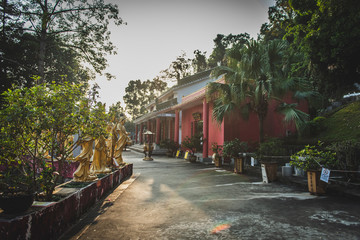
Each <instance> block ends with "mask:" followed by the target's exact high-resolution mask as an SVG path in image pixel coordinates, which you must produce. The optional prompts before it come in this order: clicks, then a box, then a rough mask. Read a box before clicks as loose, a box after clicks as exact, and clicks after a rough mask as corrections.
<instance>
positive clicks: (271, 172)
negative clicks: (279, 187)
mask: <svg viewBox="0 0 360 240" xmlns="http://www.w3.org/2000/svg"><path fill="white" fill-rule="evenodd" d="M261 164H262V165H265V171H266V176H267V179H268V181H269V182H273V181H275V180H276V179H277V170H278V163H276V162H262V163H261Z"/></svg>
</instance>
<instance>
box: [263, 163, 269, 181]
mask: <svg viewBox="0 0 360 240" xmlns="http://www.w3.org/2000/svg"><path fill="white" fill-rule="evenodd" d="M261 172H262V179H263V183H269V181H268V178H267V175H266V169H265V165H264V164H261Z"/></svg>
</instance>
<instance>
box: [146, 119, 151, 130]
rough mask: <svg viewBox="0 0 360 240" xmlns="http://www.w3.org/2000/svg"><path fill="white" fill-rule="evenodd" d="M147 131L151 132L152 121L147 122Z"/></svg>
mask: <svg viewBox="0 0 360 240" xmlns="http://www.w3.org/2000/svg"><path fill="white" fill-rule="evenodd" d="M147 130H148V131H151V122H150V120H148V121H147Z"/></svg>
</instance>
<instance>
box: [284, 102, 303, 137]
mask: <svg viewBox="0 0 360 240" xmlns="http://www.w3.org/2000/svg"><path fill="white" fill-rule="evenodd" d="M296 107H297V104H296V103H291V104H287V103H281V104H280V105H279V106H278V108H277V110H278V111H279V112H281V113H282V114H284V121H285V123H287V124H289V123H291V122H294V123H295V126H296V129H297V131H298V132H299V133H301V132H302V130H303V129H304V128H305V126H306V122H307V121H308V120H309V114H307V113H304V112H303V111H301V110H299V109H297V108H296Z"/></svg>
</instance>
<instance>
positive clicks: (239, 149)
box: [222, 138, 248, 158]
mask: <svg viewBox="0 0 360 240" xmlns="http://www.w3.org/2000/svg"><path fill="white" fill-rule="evenodd" d="M247 148H248V146H247V143H246V142H241V141H240V140H239V139H237V138H235V139H234V140H232V141H225V142H224V146H223V150H222V153H223V155H224V156H228V157H234V158H236V157H238V156H239V153H244V152H246V150H247Z"/></svg>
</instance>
